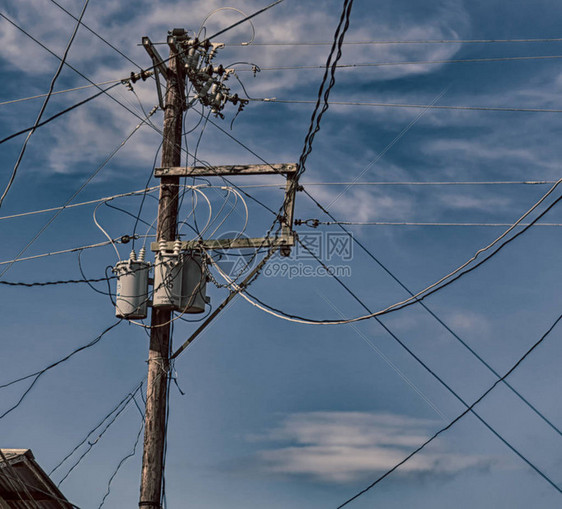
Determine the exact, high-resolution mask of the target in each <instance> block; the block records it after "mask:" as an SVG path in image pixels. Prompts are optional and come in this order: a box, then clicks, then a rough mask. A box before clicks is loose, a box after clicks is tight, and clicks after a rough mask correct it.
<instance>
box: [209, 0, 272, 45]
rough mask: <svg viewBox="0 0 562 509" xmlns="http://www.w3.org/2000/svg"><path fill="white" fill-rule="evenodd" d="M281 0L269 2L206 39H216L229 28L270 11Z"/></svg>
mask: <svg viewBox="0 0 562 509" xmlns="http://www.w3.org/2000/svg"><path fill="white" fill-rule="evenodd" d="M281 2H283V0H277V1H275V2H273V3H271V4H269V5H267V6H265V7H264V8H263V9H260V10H258V11H256V12H254V13H252V14H250V15H249V16H246V17H245V18H243V19H241V20H240V21H237V22H236V23H233V24H232V25H229V26H227V27H226V28H223V29H222V30H219V31H218V32H216V33H214V34H213V35H211V36H210V37H205V39H204V41H210V40H211V39H214V38H215V37H218V36H219V35H222V34H224V33H225V32H227V31H229V30H232V29H233V28H235V27H237V26H238V25H241V24H242V23H245V22H246V21H249V20H250V19H252V18H255V17H256V16H258V15H259V14H262V13H264V12H265V11H268V10H269V9H271V8H272V7H275V6H276V5H278V4H280V3H281ZM204 41H203V42H204Z"/></svg>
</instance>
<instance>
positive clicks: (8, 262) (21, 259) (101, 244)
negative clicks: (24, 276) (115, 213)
mask: <svg viewBox="0 0 562 509" xmlns="http://www.w3.org/2000/svg"><path fill="white" fill-rule="evenodd" d="M136 237H137V238H139V236H138V235H137V236H136ZM141 237H144V235H142V236H141ZM130 238H132V237H130ZM113 242H115V243H117V242H121V243H125V242H123V237H118V238H115V239H112V241H111V242H110V241H109V240H106V241H105V242H98V243H97V244H88V245H86V246H79V247H71V248H69V249H61V250H59V251H50V252H48V253H41V254H37V255H33V256H25V257H16V258H14V259H13V260H4V261H1V262H0V265H8V266H12V265H13V264H14V263H18V262H25V261H29V260H36V259H37V258H45V257H47V256H56V255H60V254H66V253H76V252H77V251H84V250H85V249H93V248H96V247H104V246H109V245H111V244H112V243H113ZM127 242H128V241H127Z"/></svg>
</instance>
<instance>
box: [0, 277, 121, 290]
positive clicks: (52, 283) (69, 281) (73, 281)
mask: <svg viewBox="0 0 562 509" xmlns="http://www.w3.org/2000/svg"><path fill="white" fill-rule="evenodd" d="M115 278H116V276H111V277H101V278H97V279H67V280H61V281H42V282H41V281H36V282H34V283H23V282H14V281H0V285H5V286H25V287H27V288H31V287H35V286H55V285H70V284H78V283H101V282H102V281H108V280H110V279H115Z"/></svg>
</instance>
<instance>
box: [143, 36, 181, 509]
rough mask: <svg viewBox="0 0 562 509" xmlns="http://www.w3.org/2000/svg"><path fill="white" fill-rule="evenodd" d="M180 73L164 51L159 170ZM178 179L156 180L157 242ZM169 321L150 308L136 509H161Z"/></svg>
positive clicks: (169, 234) (175, 156) (175, 114)
mask: <svg viewBox="0 0 562 509" xmlns="http://www.w3.org/2000/svg"><path fill="white" fill-rule="evenodd" d="M184 72H185V71H184V69H183V66H181V65H178V62H177V58H176V52H175V50H174V48H172V47H170V60H169V61H168V72H167V91H166V99H165V107H164V133H163V137H164V140H163V145H162V166H179V165H180V163H181V135H182V120H183V105H184V104H185V99H184V91H185V74H184ZM179 180H180V179H179V177H174V176H171V177H162V178H161V180H160V199H159V202H158V227H157V240H158V241H173V240H175V238H176V226H177V216H178V194H179ZM171 317H172V311H171V310H167V309H159V308H152V317H151V322H150V325H151V327H152V328H151V329H150V350H149V354H148V380H147V389H146V414H145V428H144V450H143V456H142V474H141V486H140V499H139V508H142V509H145V508H148V509H160V508H161V505H160V500H161V497H162V472H163V467H164V446H165V440H166V410H167V390H168V372H169V367H170V320H171Z"/></svg>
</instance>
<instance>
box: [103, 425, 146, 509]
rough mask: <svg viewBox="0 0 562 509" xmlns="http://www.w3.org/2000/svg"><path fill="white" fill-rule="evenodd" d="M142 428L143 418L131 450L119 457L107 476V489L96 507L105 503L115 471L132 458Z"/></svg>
mask: <svg viewBox="0 0 562 509" xmlns="http://www.w3.org/2000/svg"><path fill="white" fill-rule="evenodd" d="M143 429H144V420H143V419H141V425H140V427H139V431H138V432H137V437H136V439H135V443H134V445H133V450H132V451H131V452H129V453H127V454H126V455H125V456H124V457H123V458H121V461H119V463H118V464H117V467H116V468H115V470H114V471H113V473H112V474H111V476H110V477H109V481H108V482H107V490H106V492H105V495H104V496H103V499H102V501H101V502H100V505H99V506H98V509H101V508H102V507H103V505H104V504H105V500H106V499H107V497H108V496H109V494H110V493H111V483H112V482H113V479H114V478H115V476H116V475H117V473H118V472H119V470H120V469H121V467H122V466H123V464H124V463H125V462H126V461H127V460H128V459H129V458H132V457H133V456H134V455H135V454H136V452H137V446H138V444H139V440H140V437H141V433H142V430H143Z"/></svg>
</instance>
